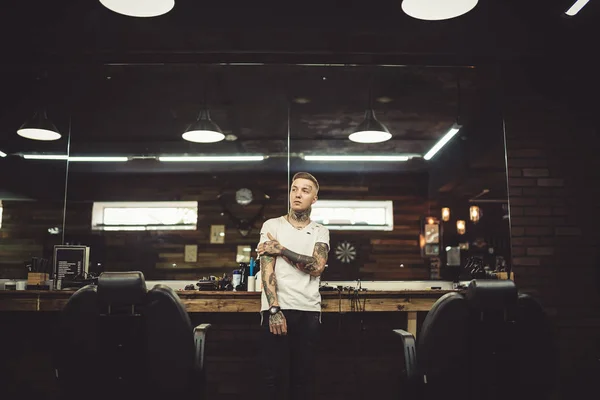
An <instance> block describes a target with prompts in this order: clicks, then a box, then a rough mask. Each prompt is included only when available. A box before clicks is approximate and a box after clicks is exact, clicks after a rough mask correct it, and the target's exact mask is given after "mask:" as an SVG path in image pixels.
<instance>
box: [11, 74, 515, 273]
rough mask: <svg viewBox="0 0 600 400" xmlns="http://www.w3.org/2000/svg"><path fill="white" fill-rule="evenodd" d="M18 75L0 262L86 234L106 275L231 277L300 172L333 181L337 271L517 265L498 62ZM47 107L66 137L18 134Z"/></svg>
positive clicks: (327, 210) (328, 197) (19, 264)
mask: <svg viewBox="0 0 600 400" xmlns="http://www.w3.org/2000/svg"><path fill="white" fill-rule="evenodd" d="M17 76H18V77H19V80H16V79H12V78H11V80H10V81H7V82H6V83H7V87H8V88H9V89H8V90H6V91H4V93H3V98H4V103H5V105H6V106H5V107H4V108H3V111H2V120H1V123H2V129H3V131H2V132H3V136H2V143H1V144H0V150H2V151H3V153H5V154H7V156H6V157H2V158H0V168H2V170H1V172H2V175H1V176H2V181H1V182H2V188H1V189H2V192H1V194H2V204H3V226H2V228H1V230H0V232H1V234H2V244H1V246H2V247H1V249H2V254H3V257H2V263H3V268H2V271H3V272H2V273H3V274H7V273H8V272H7V271H9V266H10V268H13V269H14V270H13V271H17V270H18V271H24V269H23V268H24V267H23V264H24V263H25V262H26V261H27V260H28V259H29V258H30V257H34V256H35V257H43V256H45V255H46V256H48V255H51V249H52V247H53V246H54V244H69V245H83V246H88V247H89V249H90V253H89V264H90V268H89V270H90V272H95V273H100V272H102V271H109V270H110V271H119V270H141V271H143V272H144V273H145V275H146V277H147V279H156V280H159V279H160V280H163V279H183V280H197V279H200V278H202V277H208V276H211V275H222V274H223V273H231V271H232V270H233V269H235V268H236V267H237V266H238V263H239V262H240V261H246V260H247V258H248V257H249V256H250V257H253V256H256V254H254V253H253V248H254V246H255V245H256V243H257V242H258V237H259V235H258V234H259V230H260V227H261V224H262V222H263V221H264V219H266V218H271V217H276V216H279V215H283V214H285V213H286V212H287V209H288V187H289V180H290V178H291V176H292V175H293V174H294V173H295V172H299V171H307V172H310V173H312V174H313V175H315V176H316V177H317V179H318V180H319V182H320V185H321V190H320V193H319V200H318V202H317V203H316V204H315V206H314V207H313V211H312V217H313V219H316V220H318V221H319V222H321V223H323V224H325V225H327V226H328V227H329V228H330V232H331V251H330V256H329V263H328V267H327V269H326V271H325V274H324V279H326V280H328V281H330V280H356V279H361V280H429V279H447V280H456V279H458V278H459V277H460V274H461V272H462V273H464V272H465V268H464V267H465V265H471V264H472V263H473V262H475V261H478V260H480V262H481V263H483V264H484V266H488V267H489V268H496V267H497V266H498V267H499V268H502V269H508V268H510V266H509V265H508V263H509V260H510V234H509V229H508V227H509V225H508V218H507V214H508V212H507V191H506V167H505V165H506V164H505V151H504V137H503V129H502V113H501V107H500V100H499V97H498V95H497V92H498V91H497V87H496V82H497V79H496V76H495V72H494V71H493V70H492V69H487V68H439V67H438V68H426V67H406V66H346V65H340V66H331V65H328V66H324V65H293V66H292V65H210V66H208V65H148V66H142V65H121V66H117V65H113V66H103V67H93V68H92V67H81V68H79V69H78V70H77V72H76V73H66V72H65V73H64V74H63V75H62V76H57V75H55V74H54V75H53V74H46V75H41V76H39V75H38V74H34V73H20V74H17ZM65 88H73V90H66V89H65ZM14 99H18V101H14ZM40 107H42V108H44V107H45V108H44V110H45V111H46V112H47V115H48V117H49V118H51V119H52V122H53V123H54V124H55V125H56V126H57V129H58V130H59V131H60V132H61V133H63V134H62V136H61V138H60V139H58V140H55V141H34V140H29V139H24V138H22V137H20V136H18V135H17V134H16V129H17V128H18V127H19V126H20V125H22V124H23V122H24V121H25V120H27V118H29V117H31V115H32V114H33V112H35V111H36V110H37V109H38V108H40ZM68 132H70V136H69V134H68ZM29 154H34V155H36V154H37V155H59V156H61V157H62V159H60V157H58V158H59V159H53V160H48V159H43V160H40V159H31V158H26V157H24V156H25V155H29ZM66 155H68V156H69V157H68V162H67V161H65V157H66ZM38 158H39V157H38ZM67 175H68V179H67V180H66V181H65V176H67ZM65 194H66V199H67V201H66V204H64V202H63V201H64V199H65ZM64 206H66V214H64V215H63V207H64ZM474 210H475V211H474ZM63 216H64V218H63ZM63 222H64V224H63ZM49 252H50V253H49ZM457 260H458V261H457ZM459 265H460V266H461V268H459ZM9 274H10V273H9ZM467 275H468V274H467ZM466 277H468V276H466Z"/></svg>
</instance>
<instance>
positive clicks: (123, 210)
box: [65, 65, 290, 280]
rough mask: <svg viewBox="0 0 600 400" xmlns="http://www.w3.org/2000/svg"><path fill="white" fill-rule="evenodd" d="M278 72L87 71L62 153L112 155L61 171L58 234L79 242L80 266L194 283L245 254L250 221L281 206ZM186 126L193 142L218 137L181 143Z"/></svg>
mask: <svg viewBox="0 0 600 400" xmlns="http://www.w3.org/2000/svg"><path fill="white" fill-rule="evenodd" d="M289 79H290V76H289V75H287V73H286V71H285V70H284V69H282V68H279V67H267V66H239V67H233V66H232V67H229V66H195V65H194V66H176V65H171V66H169V65H166V66H152V67H145V66H110V67H106V68H103V69H101V70H96V71H89V72H87V73H86V75H85V78H84V79H82V82H83V83H82V84H83V85H85V93H86V95H84V96H82V98H81V99H80V101H79V102H78V107H77V109H76V110H75V111H74V117H73V135H72V140H71V154H72V156H73V157H112V158H96V159H80V160H82V161H80V162H76V163H75V162H72V163H71V167H70V170H69V179H68V183H69V193H68V201H67V218H66V221H67V222H66V228H65V238H66V239H65V240H66V242H68V243H70V244H73V245H78V244H81V245H86V246H89V247H90V267H89V271H90V272H92V273H100V272H103V271H121V270H139V271H142V272H143V273H144V275H145V277H146V279H147V280H172V279H177V280H198V279H201V278H203V277H207V278H208V277H210V276H219V275H222V274H223V273H228V274H230V273H231V272H232V271H233V270H234V269H236V268H237V267H238V266H239V262H241V261H240V260H243V262H247V261H246V260H248V257H250V256H254V257H256V254H255V253H253V252H252V253H248V251H246V250H245V249H246V248H250V249H254V248H255V246H256V244H257V243H258V239H259V232H260V228H261V225H262V222H263V221H264V219H266V218H271V217H272V216H277V215H281V214H284V213H285V212H286V210H287V208H286V207H287V179H288V178H287V177H288V169H287V157H288V147H287V131H288V128H287V123H288V122H287V118H288V100H287V96H286V87H287V85H288V84H289ZM198 119H200V120H201V121H203V122H202V124H204V126H202V127H200V128H198V125H202V124H200V123H199V122H198V121H197V120H198ZM209 119H210V121H209ZM190 124H195V125H194V126H192V128H194V129H195V130H194V131H193V132H196V133H195V134H197V135H198V136H197V137H196V138H194V140H204V139H206V135H205V134H206V132H204V133H203V132H199V130H203V131H207V130H209V129H211V130H212V132H215V131H216V130H220V131H221V132H222V134H223V135H224V139H223V140H222V141H218V142H212V143H207V142H192V141H187V140H185V139H184V138H183V137H182V134H183V133H184V132H186V131H187V132H188V133H189V132H191V131H192V130H190ZM214 124H216V125H217V126H218V128H216V127H215V126H214ZM209 125H210V126H209ZM202 135H204V136H202ZM119 157H120V158H119ZM90 226H91V229H90ZM240 247H241V248H242V251H241V252H240V251H239V250H238V249H239V248H240ZM240 256H241V258H240Z"/></svg>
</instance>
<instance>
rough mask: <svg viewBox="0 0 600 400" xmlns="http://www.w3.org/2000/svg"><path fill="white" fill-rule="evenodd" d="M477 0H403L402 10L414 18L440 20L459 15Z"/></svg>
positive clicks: (475, 3)
mask: <svg viewBox="0 0 600 400" xmlns="http://www.w3.org/2000/svg"><path fill="white" fill-rule="evenodd" d="M477 2H478V0H403V1H402V10H403V11H404V12H405V13H406V14H408V15H410V16H411V17H413V18H416V19H422V20H426V21H440V20H444V19H451V18H456V17H459V16H461V15H463V14H466V13H468V12H469V11H471V10H472V9H473V8H475V6H476V5H477Z"/></svg>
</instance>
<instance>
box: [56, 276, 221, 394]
mask: <svg viewBox="0 0 600 400" xmlns="http://www.w3.org/2000/svg"><path fill="white" fill-rule="evenodd" d="M209 326H210V325H209V324H204V325H199V326H197V327H195V328H193V329H192V324H191V321H190V318H189V316H188V314H187V311H186V309H185V307H184V306H183V304H182V303H181V301H180V299H179V297H178V296H177V294H176V293H175V292H174V291H173V290H172V289H171V288H169V287H167V286H164V285H156V286H155V287H154V288H152V289H151V290H146V283H145V281H144V275H143V274H142V273H141V272H105V273H103V274H101V275H100V277H99V278H98V285H97V286H95V285H88V286H85V287H83V288H81V289H79V290H78V291H77V292H75V293H74V294H73V295H72V296H71V298H70V299H69V301H68V302H67V304H66V306H65V307H64V309H63V310H62V314H61V322H60V327H59V331H58V332H57V333H58V335H57V339H56V343H55V346H54V347H55V363H56V377H57V379H58V382H59V386H60V390H61V394H62V398H64V399H75V398H86V399H90V398H92V399H109V398H111V397H114V398H130V399H133V398H140V399H142V398H143V399H168V398H176V397H175V396H178V395H179V396H186V398H203V393H204V386H205V382H204V344H205V337H206V330H207V329H208V328H209ZM128 396H134V397H128Z"/></svg>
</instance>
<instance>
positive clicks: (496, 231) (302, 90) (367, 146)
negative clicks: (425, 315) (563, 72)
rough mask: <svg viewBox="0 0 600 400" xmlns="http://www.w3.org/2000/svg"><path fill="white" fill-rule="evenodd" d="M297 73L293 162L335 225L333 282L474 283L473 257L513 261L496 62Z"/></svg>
mask: <svg viewBox="0 0 600 400" xmlns="http://www.w3.org/2000/svg"><path fill="white" fill-rule="evenodd" d="M294 71H295V74H296V78H295V79H294V86H293V89H292V90H293V95H292V96H290V97H291V99H292V106H291V121H292V123H291V129H290V132H291V136H290V138H291V144H290V149H291V155H292V157H291V166H292V170H293V171H298V170H307V171H310V172H312V173H314V174H315V175H316V176H317V177H318V179H319V180H320V183H321V191H320V196H319V199H320V200H319V201H320V203H319V202H318V203H317V204H316V205H315V209H314V210H313V216H315V217H316V218H317V219H319V220H320V221H321V222H323V223H325V224H327V225H328V226H329V227H330V230H331V252H330V257H329V265H328V268H327V270H326V272H325V274H324V276H323V277H324V279H325V280H357V279H360V280H429V279H444V280H453V281H455V280H458V279H459V278H461V273H462V277H463V278H465V279H470V278H469V276H470V272H468V271H467V272H466V273H465V271H466V270H465V267H468V266H469V265H471V264H472V263H473V262H476V263H480V264H482V265H481V268H482V270H483V269H484V268H485V267H486V266H488V267H491V269H495V266H496V264H497V263H499V264H500V265H502V264H503V263H505V262H508V260H510V254H509V252H510V241H509V236H510V235H509V230H508V228H509V225H508V219H507V214H508V211H507V207H506V206H507V190H506V168H505V157H504V154H505V153H504V136H503V131H502V120H501V110H500V102H499V98H498V96H497V90H496V87H495V82H496V79H495V75H494V71H493V70H487V69H476V68H425V67H399V66H380V67H359V66H353V67H350V66H337V67H335V66H330V67H315V66H312V67H307V66H304V67H295V68H294ZM473 206H478V207H479V208H478V209H477V210H478V214H477V215H475V216H474V217H473V218H471V219H469V212H470V209H472V210H475V208H471V207H473ZM319 208H322V209H319ZM442 208H444V209H448V210H450V213H449V215H447V216H446V215H444V217H443V218H442V214H441V212H442ZM475 218H476V219H475ZM457 220H460V221H463V222H464V223H465V224H466V226H465V227H464V228H465V229H461V233H457V230H456V224H457ZM463 222H459V224H462V223H463ZM457 255H458V261H456V257H457ZM480 261H481V262H480ZM506 267H507V266H506V265H504V268H506Z"/></svg>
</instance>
